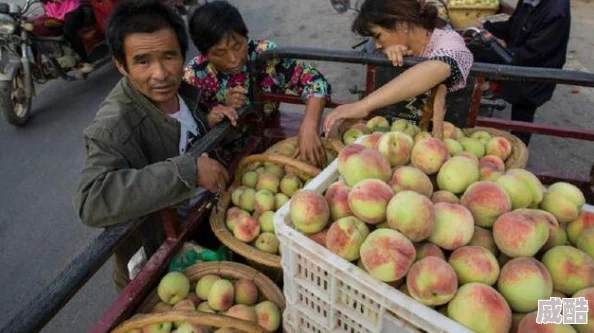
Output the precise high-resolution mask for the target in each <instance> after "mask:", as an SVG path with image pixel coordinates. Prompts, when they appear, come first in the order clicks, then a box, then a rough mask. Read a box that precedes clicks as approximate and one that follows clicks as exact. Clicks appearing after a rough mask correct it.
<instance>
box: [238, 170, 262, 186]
mask: <svg viewBox="0 0 594 333" xmlns="http://www.w3.org/2000/svg"><path fill="white" fill-rule="evenodd" d="M257 182H258V173H257V172H256V171H247V172H245V173H244V174H243V175H242V176H241V184H242V185H244V186H247V187H249V188H255V187H256V183H257Z"/></svg>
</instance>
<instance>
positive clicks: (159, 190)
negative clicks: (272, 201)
mask: <svg viewBox="0 0 594 333" xmlns="http://www.w3.org/2000/svg"><path fill="white" fill-rule="evenodd" d="M106 37H107V43H108V46H109V49H110V51H111V53H112V57H113V59H114V64H115V66H116V67H117V69H118V70H119V71H120V73H121V74H122V75H123V78H122V79H121V80H120V81H119V82H118V83H117V85H116V86H115V87H114V88H113V90H112V91H111V92H110V93H109V95H108V96H107V97H106V98H105V100H104V102H103V103H102V104H101V106H100V107H99V111H98V112H97V115H96V116H95V119H94V120H93V121H92V123H91V124H90V125H89V126H88V127H87V128H86V129H85V130H84V142H85V147H86V152H87V157H86V161H85V164H84V168H83V170H82V175H81V179H80V182H79V185H78V188H77V190H76V193H75V196H74V199H73V201H74V207H75V209H76V212H77V215H78V216H79V217H80V219H81V220H82V222H83V223H85V224H86V225H89V226H91V227H96V228H104V227H107V226H112V225H115V224H118V223H122V222H126V221H131V220H135V219H137V218H140V217H144V216H148V217H149V218H148V220H145V221H144V222H143V224H142V226H141V227H140V228H139V230H138V231H137V232H135V233H134V234H133V235H132V236H130V238H129V239H127V240H126V241H124V242H122V245H121V246H119V247H118V248H117V249H116V251H115V265H114V283H115V286H116V288H117V289H118V290H121V289H122V288H124V287H125V286H126V285H127V284H128V282H129V281H130V279H129V275H128V269H127V264H128V262H129V261H130V258H131V257H132V256H133V255H134V254H135V253H136V252H137V251H138V250H139V248H141V246H142V244H143V240H147V239H151V240H154V241H156V242H158V243H161V242H162V241H163V239H164V230H163V225H162V223H161V221H160V219H159V218H158V217H157V216H155V215H156V214H153V213H155V212H157V211H159V210H161V209H163V208H166V207H169V206H172V205H179V206H180V207H186V206H187V204H188V201H192V200H191V199H196V197H197V196H200V195H203V194H205V192H206V191H210V192H213V193H215V192H219V191H223V190H224V189H225V188H226V185H227V181H228V179H229V175H228V173H227V170H226V169H225V168H224V167H223V166H222V165H221V163H219V162H217V161H216V160H215V159H212V158H210V157H209V156H207V155H202V156H200V157H195V156H192V155H190V154H187V153H186V151H187V149H188V147H189V145H190V144H191V143H192V142H195V141H197V140H200V138H201V137H203V136H204V135H205V134H206V133H207V131H208V130H209V128H211V127H213V126H215V125H216V124H217V123H219V122H220V121H222V120H223V117H227V118H229V119H230V121H231V122H232V123H233V124H235V121H236V120H237V115H236V113H235V111H234V110H233V109H232V108H230V107H219V108H215V109H213V110H212V111H211V113H210V114H208V115H207V114H206V113H205V112H202V110H201V109H200V108H199V107H198V103H197V102H198V91H197V90H196V89H195V88H194V87H192V86H191V85H188V84H186V83H184V82H183V81H182V73H183V66H184V63H185V54H186V51H187V48H188V37H187V33H186V30H185V26H184V21H183V20H182V18H181V17H180V16H179V15H178V14H177V13H176V12H175V11H174V10H173V9H172V8H170V7H167V6H165V5H163V4H161V3H160V2H159V1H158V0H127V1H125V2H122V3H120V4H118V5H117V6H116V7H115V9H114V11H113V13H112V14H111V17H110V19H109V24H108V30H107V36H106ZM219 116H220V117H219Z"/></svg>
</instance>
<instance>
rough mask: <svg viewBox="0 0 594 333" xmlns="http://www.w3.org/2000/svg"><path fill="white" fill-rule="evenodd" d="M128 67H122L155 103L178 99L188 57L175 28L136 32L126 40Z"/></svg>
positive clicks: (133, 83)
mask: <svg viewBox="0 0 594 333" xmlns="http://www.w3.org/2000/svg"><path fill="white" fill-rule="evenodd" d="M124 54H125V55H126V64H127V67H128V68H127V70H126V68H124V66H122V64H120V63H119V62H117V61H116V66H117V67H118V70H119V71H120V73H122V74H123V75H126V76H128V78H129V79H130V82H131V83H132V85H133V86H134V87H135V88H136V89H138V91H140V92H141V93H142V94H143V95H144V96H146V97H147V98H148V99H150V100H151V101H152V102H153V103H154V104H155V105H157V106H158V105H161V104H165V103H168V102H171V101H172V100H174V99H175V98H176V96H177V91H178V89H179V86H180V84H181V80H182V69H183V64H184V57H183V54H182V53H181V48H180V45H179V42H178V40H177V36H176V34H175V32H174V31H173V29H169V28H167V29H161V30H158V31H155V32H153V33H134V34H130V35H128V36H126V38H125V39H124Z"/></svg>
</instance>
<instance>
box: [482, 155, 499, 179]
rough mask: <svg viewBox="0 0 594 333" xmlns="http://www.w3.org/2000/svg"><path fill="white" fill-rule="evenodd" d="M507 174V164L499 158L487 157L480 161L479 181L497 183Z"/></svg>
mask: <svg viewBox="0 0 594 333" xmlns="http://www.w3.org/2000/svg"><path fill="white" fill-rule="evenodd" d="M504 172H505V163H503V160H502V159H500V158H499V157H497V156H493V155H487V156H483V157H481V159H480V160H479V180H488V181H495V180H496V179H497V178H499V177H501V175H503V173H504Z"/></svg>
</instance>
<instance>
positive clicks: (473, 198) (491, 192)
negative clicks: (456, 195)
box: [461, 181, 512, 228]
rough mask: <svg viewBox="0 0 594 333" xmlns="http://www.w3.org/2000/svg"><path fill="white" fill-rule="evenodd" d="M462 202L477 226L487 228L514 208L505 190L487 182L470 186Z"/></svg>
mask: <svg viewBox="0 0 594 333" xmlns="http://www.w3.org/2000/svg"><path fill="white" fill-rule="evenodd" d="M461 202H462V204H463V205H464V206H466V208H468V209H469V210H470V212H471V213H472V217H473V218H474V222H475V224H476V225H478V226H481V227H486V228H490V227H492V226H493V223H495V220H496V219H497V218H498V217H499V216H501V215H503V214H504V213H507V212H509V211H511V208H512V204H511V200H510V198H509V196H508V195H507V193H506V192H505V191H504V190H503V188H501V186H499V185H497V184H496V183H494V182H487V181H481V182H477V183H474V184H472V185H470V186H469V187H468V189H467V190H466V192H464V195H463V196H462V199H461Z"/></svg>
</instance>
